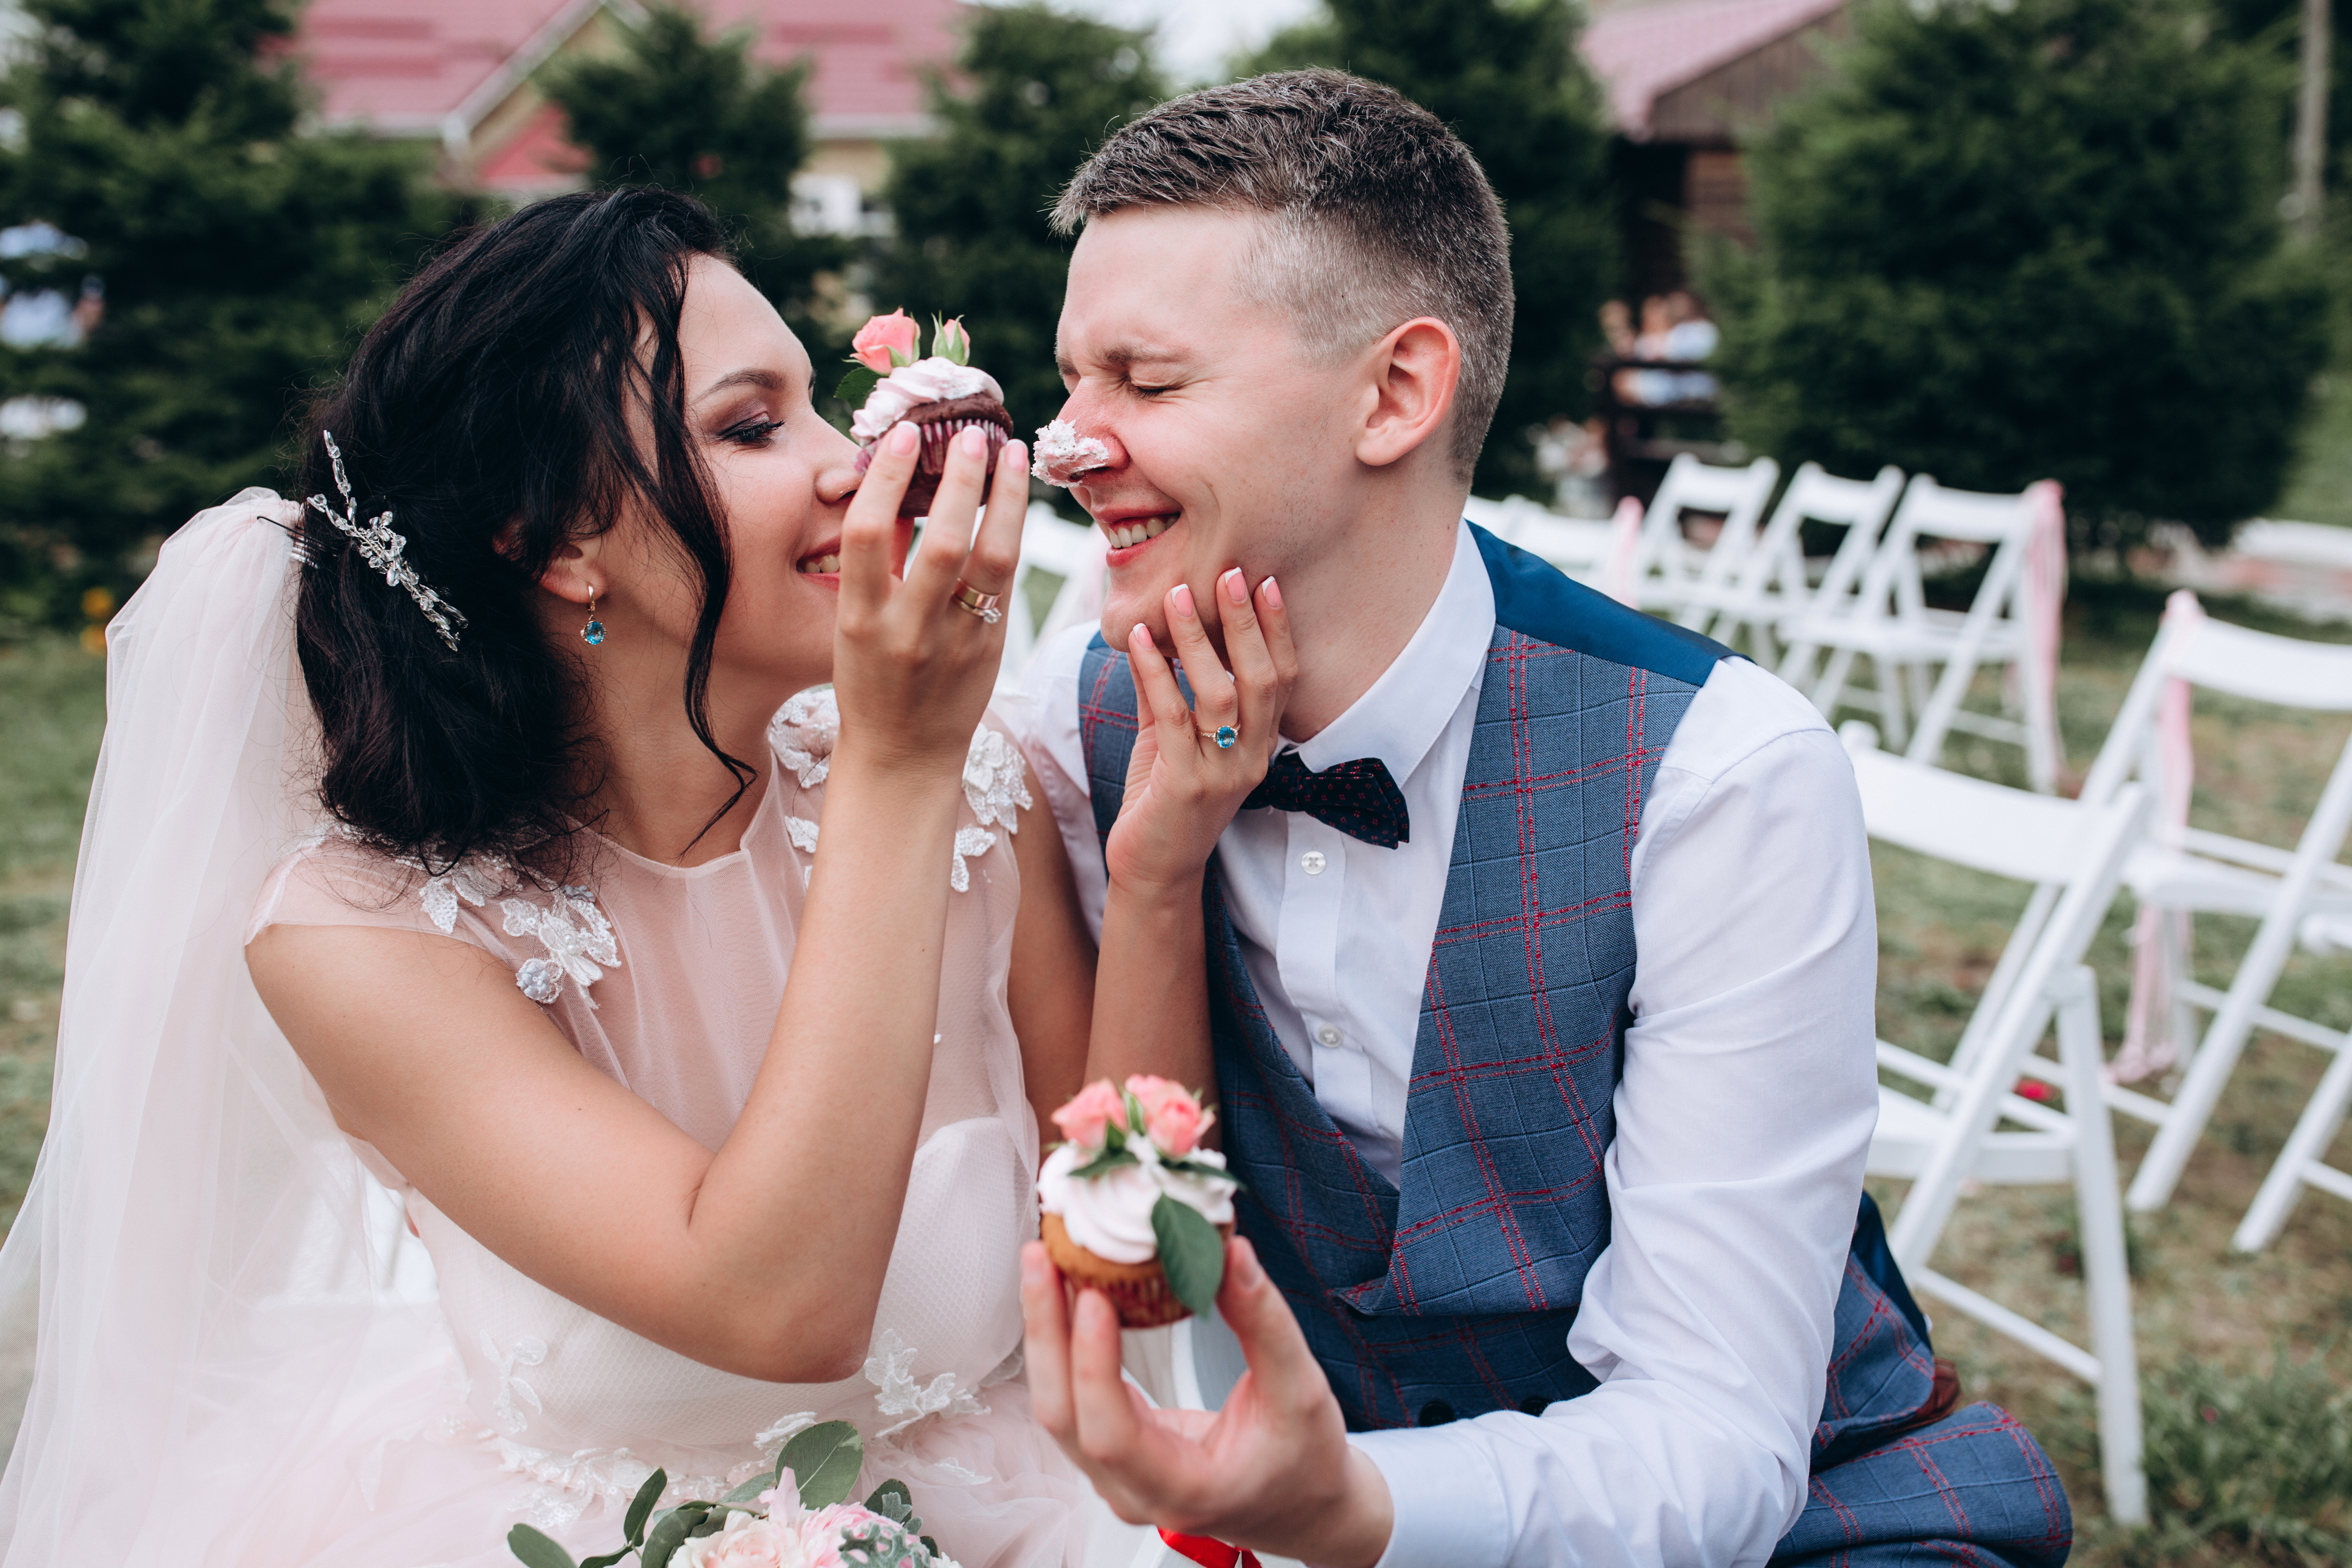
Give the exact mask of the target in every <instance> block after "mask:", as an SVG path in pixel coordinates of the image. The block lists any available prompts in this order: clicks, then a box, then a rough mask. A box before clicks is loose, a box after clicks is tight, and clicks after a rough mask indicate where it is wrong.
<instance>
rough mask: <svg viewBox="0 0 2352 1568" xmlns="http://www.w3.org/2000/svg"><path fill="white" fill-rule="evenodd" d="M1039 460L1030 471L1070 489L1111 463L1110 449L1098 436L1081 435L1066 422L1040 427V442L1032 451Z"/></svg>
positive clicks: (1051, 423) (1031, 466) (1038, 428)
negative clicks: (1082, 475) (1079, 479)
mask: <svg viewBox="0 0 2352 1568" xmlns="http://www.w3.org/2000/svg"><path fill="white" fill-rule="evenodd" d="M1031 449H1032V450H1033V451H1034V452H1035V453H1036V460H1035V461H1034V462H1033V463H1031V464H1030V465H1029V471H1030V472H1031V473H1032V474H1034V475H1035V476H1036V477H1037V478H1039V479H1043V480H1045V482H1046V483H1047V484H1049V485H1059V486H1060V487H1061V488H1062V489H1069V488H1070V487H1071V486H1072V485H1074V484H1076V482H1077V479H1078V476H1079V475H1080V474H1083V473H1087V472H1088V471H1089V470H1091V469H1095V468H1102V467H1104V466H1105V465H1106V464H1108V462H1109V461H1110V447H1109V446H1108V445H1107V444H1106V443H1105V442H1104V441H1102V440H1101V439H1100V438H1099V437H1094V436H1081V435H1079V434H1078V427H1077V426H1075V425H1072V424H1071V423H1069V422H1068V421H1067V420H1066V419H1054V420H1049V421H1047V422H1046V423H1045V424H1043V425H1040V426H1037V442H1036V445H1035V446H1034V447H1032V448H1031Z"/></svg>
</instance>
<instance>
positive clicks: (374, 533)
mask: <svg viewBox="0 0 2352 1568" xmlns="http://www.w3.org/2000/svg"><path fill="white" fill-rule="evenodd" d="M319 435H320V437H321V438H322V439H323V440H325V442H326V443H327V457H328V459H329V460H330V461H331V462H332V463H333V464H334V466H335V488H336V489H339V490H341V491H342V492H343V510H342V511H341V513H340V514H338V513H337V512H336V510H334V508H332V507H331V506H329V505H328V504H327V498H326V497H325V496H312V497H311V498H310V505H312V506H314V507H316V508H318V510H319V515H320V517H323V518H325V519H326V520H327V521H329V522H331V523H333V524H334V525H335V526H336V527H337V528H338V529H341V531H343V532H345V533H348V534H350V535H351V536H352V542H354V543H356V544H357V545H358V546H359V547H360V555H361V557H362V559H364V560H365V561H366V562H367V563H368V564H369V565H370V566H372V567H373V568H374V569H375V570H376V571H378V572H381V573H383V580H384V582H385V584H387V585H389V586H391V587H394V588H399V589H403V590H404V591H405V592H406V593H407V595H408V596H409V597H410V598H412V599H414V600H415V601H416V607H417V608H418V609H420V610H422V611H424V612H425V619H426V620H428V621H431V622H432V623H433V629H434V630H435V631H436V632H439V633H440V634H441V640H442V641H443V642H445V643H447V644H448V645H449V651H450V652H451V653H455V652H457V627H458V626H464V625H465V624H466V617H465V616H464V615H462V614H461V613H459V611H458V609H457V605H453V604H451V603H449V601H447V600H446V599H444V598H443V597H442V596H441V595H438V594H436V593H435V592H434V591H433V589H432V587H431V585H430V584H427V583H426V582H425V579H424V578H422V577H419V576H418V575H417V574H416V568H415V567H414V566H412V565H410V564H409V563H408V561H407V558H406V557H405V556H404V555H402V553H401V552H402V551H404V550H405V549H407V548H408V541H407V540H406V539H405V538H404V537H403V536H402V535H400V534H397V533H394V531H392V513H391V512H389V511H386V512H384V513H383V515H381V516H378V517H372V518H370V519H368V520H367V521H366V522H364V523H362V522H361V521H360V508H359V501H358V500H357V498H355V497H354V496H353V495H352V481H351V479H350V478H349V477H348V476H346V475H345V474H344V472H343V453H342V448H341V447H338V446H336V445H335V434H334V432H333V431H331V430H321V431H320V432H319ZM306 553H307V552H306ZM453 622H454V623H455V625H452V624H451V623H453Z"/></svg>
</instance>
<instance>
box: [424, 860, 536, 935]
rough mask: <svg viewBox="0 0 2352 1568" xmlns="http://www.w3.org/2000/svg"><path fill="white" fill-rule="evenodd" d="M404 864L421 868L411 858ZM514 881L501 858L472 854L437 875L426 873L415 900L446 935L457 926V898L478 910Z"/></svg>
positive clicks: (512, 873)
mask: <svg viewBox="0 0 2352 1568" xmlns="http://www.w3.org/2000/svg"><path fill="white" fill-rule="evenodd" d="M408 864H409V865H411V866H414V867H415V868H416V869H417V870H420V871H422V870H424V869H425V867H424V865H423V864H422V863H421V862H418V861H415V860H411V861H409V862H408ZM514 884H515V877H514V871H513V869H512V868H510V867H509V866H508V865H507V863H506V860H505V858H503V857H500V856H497V855H476V856H472V857H469V858H467V859H464V860H460V861H458V862H457V864H456V865H455V866H452V867H450V868H449V869H447V870H446V871H444V872H442V873H441V874H440V875H438V876H430V875H428V876H427V877H426V878H425V889H424V890H423V891H422V892H420V893H418V894H417V899H418V900H419V901H420V902H422V903H423V904H424V905H425V914H426V915H428V916H430V917H431V919H432V921H433V923H434V925H435V926H436V927H437V928H438V929H439V931H440V932H441V934H442V935H443V936H448V935H450V934H452V933H453V932H455V931H457V900H460V899H463V900H466V902H467V903H469V904H471V905H473V906H474V907H475V908H476V909H480V908H481V907H482V906H483V905H484V904H485V903H487V902H488V901H489V900H492V899H494V898H496V897H498V896H499V894H500V893H503V892H505V891H506V890H507V889H509V888H511V887H513V886H514Z"/></svg>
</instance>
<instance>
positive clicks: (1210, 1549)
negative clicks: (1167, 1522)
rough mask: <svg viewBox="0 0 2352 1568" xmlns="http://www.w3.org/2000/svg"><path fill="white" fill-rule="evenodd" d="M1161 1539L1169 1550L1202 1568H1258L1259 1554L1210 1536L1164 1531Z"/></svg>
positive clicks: (1161, 1532)
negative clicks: (1178, 1553) (1189, 1559)
mask: <svg viewBox="0 0 2352 1568" xmlns="http://www.w3.org/2000/svg"><path fill="white" fill-rule="evenodd" d="M1160 1540H1161V1541H1164V1542H1167V1543H1168V1546H1169V1549H1170V1550H1171V1551H1173V1552H1180V1553H1181V1554H1182V1555H1184V1556H1186V1557H1189V1558H1191V1559H1192V1561H1193V1562H1195V1563H1199V1564H1200V1565H1201V1568H1258V1561H1257V1553H1256V1552H1248V1551H1244V1549H1242V1548H1241V1547H1238V1546H1229V1545H1227V1544H1226V1543H1225V1542H1222V1541H1219V1540H1217V1539H1216V1538H1215V1537H1214V1536H1210V1535H1179V1534H1177V1533H1176V1532H1175V1531H1172V1530H1163V1531H1160Z"/></svg>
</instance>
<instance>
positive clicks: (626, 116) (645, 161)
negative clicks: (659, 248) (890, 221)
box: [542, 5, 848, 381]
mask: <svg viewBox="0 0 2352 1568" xmlns="http://www.w3.org/2000/svg"><path fill="white" fill-rule="evenodd" d="M619 26H621V29H622V48H621V52H620V53H619V54H618V55H616V56H613V57H610V58H594V57H590V58H578V59H572V60H566V61H563V62H562V63H561V64H559V65H557V66H554V67H551V68H549V69H548V71H547V72H546V73H545V75H544V77H543V79H542V80H543V86H544V88H545V89H546V91H547V94H548V96H549V97H550V98H551V99H553V100H555V102H556V104H557V106H558V107H560V108H561V109H562V110H563V112H564V116H565V118H566V119H567V120H568V121H570V122H571V140H572V143H573V144H574V145H576V146H578V147H579V148H581V149H582V150H583V152H584V153H586V154H587V155H588V168H587V174H588V176H589V178H590V179H591V180H592V181H593V182H594V183H595V184H599V185H605V186H612V185H659V186H661V187H663V188H664V189H667V190H673V191H686V192H691V193H692V194H693V195H697V196H699V197H700V198H701V199H702V200H703V201H705V202H708V203H709V205H710V206H711V208H712V210H714V211H715V212H717V213H718V214H719V216H720V217H721V218H723V219H725V220H727V221H728V223H729V225H730V227H731V228H732V229H733V231H734V233H735V236H736V238H737V242H738V247H739V248H738V251H737V256H736V259H737V260H738V261H739V262H740V264H741V265H742V267H743V270H744V273H745V275H746V276H747V277H749V278H750V279H751V281H752V282H753V283H754V284H755V285H757V286H758V287H759V289H761V292H763V293H765V294H766V295H767V296H768V298H769V299H770V300H773V301H774V302H775V305H776V308H777V309H778V310H781V311H782V312H783V314H784V317H785V319H786V320H787V321H790V322H791V323H792V324H793V328H794V329H795V330H797V331H801V332H802V333H803V336H804V337H806V336H809V335H810V334H812V333H814V335H815V338H816V339H817V340H820V341H813V342H810V344H809V347H810V350H811V352H812V353H814V354H815V355H816V357H817V358H818V359H819V360H820V361H821V362H822V361H823V360H824V359H826V358H828V357H830V353H831V352H832V351H831V347H830V345H831V340H832V337H833V336H834V335H836V333H835V325H834V323H832V322H831V321H821V320H820V319H819V317H820V315H821V312H820V311H819V310H818V309H817V306H816V302H815V300H814V297H813V296H814V288H815V280H816V278H817V275H818V274H819V273H821V272H824V271H828V270H831V269H834V268H839V267H841V266H842V265H844V263H845V261H846V260H847V254H848V247H847V246H846V245H845V244H844V243H843V241H841V240H840V239H838V238H835V237H830V236H822V235H801V234H796V233H794V232H793V225H792V201H793V174H797V173H798V172H799V170H800V167H801V164H802V163H803V162H804V161H806V159H807V157H808V153H809V148H810V145H811V142H810V135H809V117H808V107H807V104H806V101H805V100H804V98H803V89H804V88H805V87H806V85H807V82H808V75H809V67H808V64H807V62H806V61H802V62H800V63H798V64H795V65H793V66H790V67H788V68H784V69H782V70H765V69H762V68H761V67H760V66H758V65H757V64H755V63H754V62H753V61H752V59H751V41H752V35H751V32H750V31H749V30H738V31H734V32H730V33H727V34H724V35H720V36H719V37H710V36H708V35H706V33H705V31H704V28H703V23H702V19H701V17H700V16H698V15H696V14H695V13H694V12H692V11H689V10H687V9H684V8H682V7H680V6H677V5H657V6H655V7H653V8H652V9H650V10H649V11H648V12H647V13H646V16H645V18H644V20H642V21H641V22H638V23H635V24H630V23H625V22H624V23H621V24H619ZM823 379H824V375H823V372H822V369H820V373H819V380H820V381H822V380H823Z"/></svg>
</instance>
